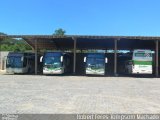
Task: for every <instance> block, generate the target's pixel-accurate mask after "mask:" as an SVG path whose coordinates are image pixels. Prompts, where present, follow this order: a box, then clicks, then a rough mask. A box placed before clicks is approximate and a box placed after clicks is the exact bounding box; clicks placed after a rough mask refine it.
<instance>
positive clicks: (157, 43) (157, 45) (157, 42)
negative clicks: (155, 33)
mask: <svg viewBox="0 0 160 120" xmlns="http://www.w3.org/2000/svg"><path fill="white" fill-rule="evenodd" d="M158 47H159V41H158V40H156V72H155V73H156V77H158V76H159V70H158V66H159V65H158V57H159V55H158V54H159V53H158Z"/></svg>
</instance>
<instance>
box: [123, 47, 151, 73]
mask: <svg viewBox="0 0 160 120" xmlns="http://www.w3.org/2000/svg"><path fill="white" fill-rule="evenodd" d="M125 71H126V73H127V74H152V73H153V54H152V51H151V50H144V49H136V50H134V51H133V53H132V59H131V60H127V61H126V62H125Z"/></svg>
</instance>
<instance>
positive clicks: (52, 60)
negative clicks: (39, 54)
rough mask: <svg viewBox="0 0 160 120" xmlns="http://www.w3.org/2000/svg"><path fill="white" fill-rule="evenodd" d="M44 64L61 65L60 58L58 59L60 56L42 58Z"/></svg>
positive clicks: (56, 66)
mask: <svg viewBox="0 0 160 120" xmlns="http://www.w3.org/2000/svg"><path fill="white" fill-rule="evenodd" d="M44 65H45V66H52V67H55V68H58V67H61V60H60V56H56V57H52V56H50V57H45V59H44Z"/></svg>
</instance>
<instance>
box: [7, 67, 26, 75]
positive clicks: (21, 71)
mask: <svg viewBox="0 0 160 120" xmlns="http://www.w3.org/2000/svg"><path fill="white" fill-rule="evenodd" d="M26 72H27V71H25V70H24V69H23V68H6V73H9V74H14V73H18V74H20V73H26Z"/></svg>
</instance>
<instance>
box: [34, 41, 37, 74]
mask: <svg viewBox="0 0 160 120" xmlns="http://www.w3.org/2000/svg"><path fill="white" fill-rule="evenodd" d="M34 42H35V49H34V52H35V75H37V73H38V72H37V65H38V64H37V61H38V55H37V54H38V51H37V48H38V46H37V39H35V40H34Z"/></svg>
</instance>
